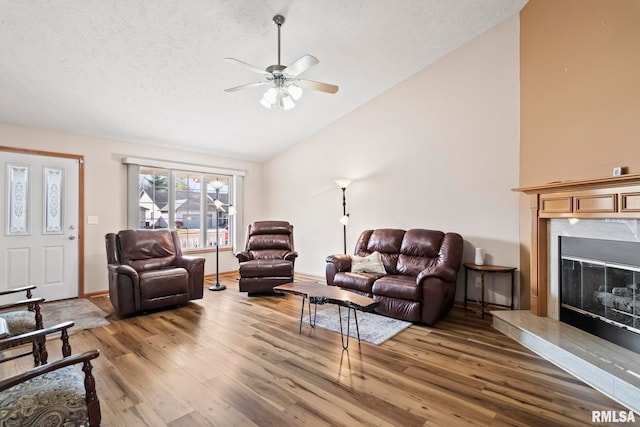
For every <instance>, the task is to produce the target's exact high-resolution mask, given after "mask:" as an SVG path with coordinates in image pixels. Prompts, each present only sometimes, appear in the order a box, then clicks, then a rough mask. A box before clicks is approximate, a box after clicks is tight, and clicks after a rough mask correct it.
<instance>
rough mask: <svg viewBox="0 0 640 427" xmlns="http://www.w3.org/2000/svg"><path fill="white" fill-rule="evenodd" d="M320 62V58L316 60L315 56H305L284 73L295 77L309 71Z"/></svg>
mask: <svg viewBox="0 0 640 427" xmlns="http://www.w3.org/2000/svg"><path fill="white" fill-rule="evenodd" d="M318 62H320V61H318V58H316V57H315V56H311V55H305V56H303V57H302V58H300V59H298V60H297V61H296V62H294V63H293V64H291V65H289V66H288V67H287V68H285V69H284V70H282V71H283V72H284V73H286V74H288V75H290V76H294V77H295V76H297V75H298V74H300V73H303V72H305V71H307V70H308V69H309V68H311V67H313V66H314V65H316V64H317V63H318Z"/></svg>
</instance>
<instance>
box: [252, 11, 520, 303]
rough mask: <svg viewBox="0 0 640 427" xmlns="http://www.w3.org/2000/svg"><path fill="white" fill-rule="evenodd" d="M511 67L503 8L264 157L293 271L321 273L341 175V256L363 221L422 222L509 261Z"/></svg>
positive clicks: (511, 32) (269, 195)
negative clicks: (420, 66) (291, 230)
mask: <svg viewBox="0 0 640 427" xmlns="http://www.w3.org/2000/svg"><path fill="white" fill-rule="evenodd" d="M428 42H429V41H428V40H425V43H428ZM518 76H519V18H518V17H517V16H515V17H512V18H510V19H508V20H507V21H505V22H503V23H502V24H500V25H498V26H497V27H495V28H493V29H491V30H489V31H488V32H487V33H485V34H483V35H481V36H480V37H478V38H476V39H475V40H473V41H471V42H470V43H468V44H467V45H465V46H463V47H462V48H460V49H458V50H457V51H455V52H453V53H452V54H450V55H448V56H447V57H445V58H443V59H442V60H440V61H439V62H437V63H436V64H434V65H432V66H431V67H428V68H426V69H424V70H422V71H421V72H419V73H417V74H416V75H414V76H412V77H411V78H409V79H407V80H405V81H404V82H402V83H400V84H399V85H397V86H396V87H394V88H392V89H391V90H389V91H388V92H386V93H384V94H382V95H381V96H379V97H377V98H375V99H373V100H372V101H371V102H369V103H367V104H365V105H363V106H362V107H360V108H358V109H356V110H355V111H353V112H352V113H350V114H349V115H347V116H345V117H343V118H341V119H340V120H338V121H336V122H334V123H333V124H331V125H330V126H328V127H327V128H325V129H323V130H322V131H320V132H318V133H317V134H316V135H314V136H313V137H311V138H308V139H307V140H305V141H302V142H301V143H299V144H297V145H295V146H293V147H292V148H290V149H289V150H287V151H285V152H283V153H281V154H280V155H278V156H277V157H275V158H273V159H271V160H270V161H268V162H266V163H265V166H264V178H265V183H264V191H265V192H266V198H265V200H266V202H267V203H268V211H267V212H268V215H269V217H270V219H283V220H288V221H290V222H291V223H293V224H294V226H295V243H296V249H297V250H298V252H299V253H300V256H299V258H298V261H297V262H296V271H298V272H303V273H308V274H313V275H322V276H323V275H324V267H325V257H326V256H327V255H329V254H332V253H339V252H342V249H343V248H342V246H343V244H342V226H341V225H340V224H339V223H338V222H337V221H338V219H339V217H340V216H341V215H342V195H341V191H340V190H339V188H338V187H337V186H336V185H335V183H334V182H333V179H334V178H341V177H346V178H353V179H355V181H354V182H353V183H352V184H351V186H350V187H349V188H348V189H347V211H348V212H349V213H350V214H351V220H350V223H349V227H348V236H347V248H348V249H347V250H348V252H349V253H353V247H354V245H355V242H356V239H357V237H358V235H359V234H360V232H361V231H362V230H365V229H367V228H382V227H392V228H404V229H408V228H428V229H436V230H442V231H454V232H458V233H460V234H461V235H462V236H463V238H464V239H465V252H464V261H465V262H472V261H473V247H476V246H477V247H482V248H484V249H485V251H486V252H487V254H488V262H491V263H494V264H499V265H508V266H518V265H519V255H518V251H519V236H518V195H517V194H516V193H514V192H512V191H510V189H511V188H514V187H517V186H518V172H519V171H518V159H519V147H518V145H519V80H518ZM338 83H339V82H338ZM335 96H336V102H340V98H339V96H340V95H339V93H338V94H336V95H335ZM462 277H463V274H460V275H459V280H458V292H457V294H456V299H458V300H461V299H462V298H463V294H464V290H463V288H462V283H463V282H462ZM498 285H499V288H500V290H499V291H498V293H499V294H500V295H495V296H494V297H495V301H496V302H503V301H505V300H506V295H504V294H505V290H504V289H502V288H503V287H504V284H503V283H502V282H501V283H499V284H498Z"/></svg>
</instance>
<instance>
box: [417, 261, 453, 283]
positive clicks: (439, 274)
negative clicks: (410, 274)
mask: <svg viewBox="0 0 640 427" xmlns="http://www.w3.org/2000/svg"><path fill="white" fill-rule="evenodd" d="M457 276H458V272H457V271H456V270H454V269H453V268H451V267H449V266H447V265H435V266H430V267H427V268H425V269H424V270H422V271H421V272H420V273H419V274H418V277H417V278H416V283H417V284H418V286H422V283H423V282H424V281H425V279H427V278H429V277H436V278H438V279H440V280H443V281H445V282H455V281H456V277H457Z"/></svg>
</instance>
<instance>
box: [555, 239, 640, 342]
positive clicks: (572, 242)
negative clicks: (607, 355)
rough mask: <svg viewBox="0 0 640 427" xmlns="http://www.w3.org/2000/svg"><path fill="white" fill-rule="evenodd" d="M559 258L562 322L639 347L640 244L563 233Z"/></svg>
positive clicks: (611, 339)
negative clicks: (568, 235) (629, 342)
mask: <svg viewBox="0 0 640 427" xmlns="http://www.w3.org/2000/svg"><path fill="white" fill-rule="evenodd" d="M560 260H561V262H560V320H562V321H565V322H567V323H570V324H572V325H574V326H577V327H580V328H582V329H584V330H586V331H588V332H591V333H594V334H596V335H599V336H601V337H602V338H605V339H609V340H610V341H613V342H616V343H618V344H620V345H623V346H625V347H629V345H626V344H625V341H627V340H628V339H630V340H631V342H632V345H631V347H632V349H634V348H636V347H639V346H640V243H637V242H620V241H613V240H601V239H587V238H575V237H560ZM629 334H631V335H629ZM614 335H621V336H622V338H620V337H614V338H611V337H612V336H614ZM620 341H622V342H620Z"/></svg>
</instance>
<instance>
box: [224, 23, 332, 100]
mask: <svg viewBox="0 0 640 427" xmlns="http://www.w3.org/2000/svg"><path fill="white" fill-rule="evenodd" d="M273 22H274V24H276V25H277V26H278V63H277V64H276V65H270V66H268V67H267V68H266V69H264V70H263V69H261V68H259V67H255V66H253V65H251V64H247V63H246V62H243V61H240V60H238V59H235V58H225V61H227V62H232V63H237V64H240V65H242V66H244V67H246V68H248V69H249V70H251V71H253V72H255V73H258V74H261V75H262V76H263V77H264V80H263V81H259V82H254V83H248V84H245V85H241V86H236V87H232V88H229V89H225V92H235V91H238V90H242V89H247V88H251V87H256V86H262V85H264V84H271V85H272V86H271V87H270V88H269V89H268V90H267V91H266V92H265V93H264V95H263V97H262V99H261V100H260V104H262V105H263V106H265V107H266V108H276V109H282V110H290V109H292V108H293V107H295V105H296V104H295V101H297V100H299V99H300V97H301V96H302V88H305V89H312V90H317V91H320V92H327V93H336V92H337V91H338V86H336V85H332V84H328V83H321V82H315V81H313V80H304V79H300V78H298V75H300V74H302V73H303V72H305V71H307V70H308V69H309V68H311V67H313V66H314V65H316V64H317V63H318V62H320V61H318V59H317V58H316V57H314V56H311V55H304V56H303V57H302V58H300V59H298V60H297V61H295V62H294V63H293V64H291V65H289V66H288V67H287V66H284V65H281V64H280V28H281V27H282V24H284V16H282V15H276V16H274V17H273Z"/></svg>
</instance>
